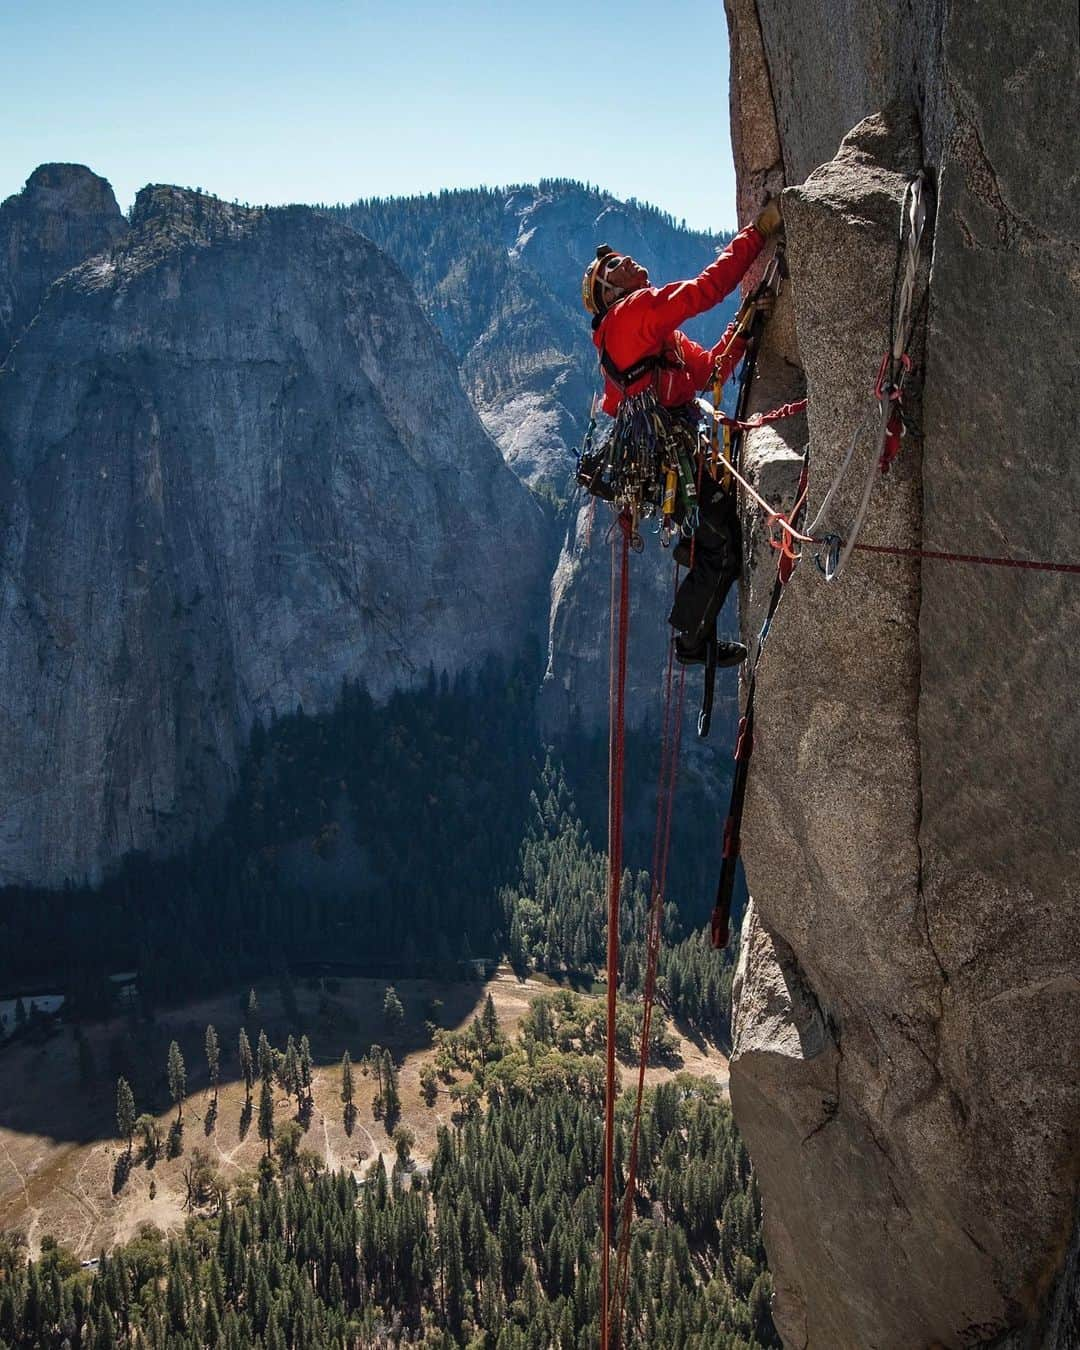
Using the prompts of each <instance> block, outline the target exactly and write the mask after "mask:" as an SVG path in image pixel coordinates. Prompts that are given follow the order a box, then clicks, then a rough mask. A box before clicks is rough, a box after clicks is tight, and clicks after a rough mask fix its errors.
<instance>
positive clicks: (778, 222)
mask: <svg viewBox="0 0 1080 1350" xmlns="http://www.w3.org/2000/svg"><path fill="white" fill-rule="evenodd" d="M754 228H755V229H756V230H757V232H758V233H759V234H762V235H764V236H765V238H766V239H769V238H771V237H772V236H773V235H774V234H776V233H778V232H779V231H780V230H782V229H783V228H784V217H783V216H782V215H781V214H780V198H779V197H773V198H771V200H769V201H768V202H766V204H765V206H764V207H763V208H762V210H761V211H759V212H758V215H757V218H756V220H755V221H754Z"/></svg>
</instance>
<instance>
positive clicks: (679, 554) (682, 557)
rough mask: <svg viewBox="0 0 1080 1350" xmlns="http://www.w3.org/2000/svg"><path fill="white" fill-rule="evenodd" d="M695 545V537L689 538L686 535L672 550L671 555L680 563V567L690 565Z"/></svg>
mask: <svg viewBox="0 0 1080 1350" xmlns="http://www.w3.org/2000/svg"><path fill="white" fill-rule="evenodd" d="M693 546H694V541H693V539H687V538H686V537H685V536H684V537H683V538H682V539H680V540H679V542H678V543H677V544H676V545H675V547H674V548H673V549H672V550H671V556H672V557H673V558H674V559H675V561H676V562H677V563H678V564H679V566H680V567H689V566H690V550H691V549H692V548H693Z"/></svg>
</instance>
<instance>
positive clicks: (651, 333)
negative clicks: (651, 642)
mask: <svg viewBox="0 0 1080 1350" xmlns="http://www.w3.org/2000/svg"><path fill="white" fill-rule="evenodd" d="M782 227H783V220H782V218H781V215H780V207H779V202H778V200H777V199H775V198H774V199H773V200H771V201H770V202H769V203H768V204H767V205H766V206H765V208H764V209H763V210H762V211H761V212H760V214H759V215H758V216H757V218H756V220H754V222H753V223H752V224H751V225H748V226H747V227H746V228H745V229H744V230H741V231H740V232H739V233H738V234H737V235H736V236H735V238H734V239H732V241H731V243H730V244H729V245H728V246H727V248H726V249H724V251H723V252H722V253H721V254H720V255H719V257H717V259H716V260H715V262H712V263H710V264H709V266H708V267H706V268H705V270H704V271H703V272H702V273H701V275H700V276H698V277H695V278H694V279H693V280H692V281H675V282H671V283H669V284H668V285H667V286H661V287H654V286H650V285H649V274H648V272H647V271H646V270H645V268H644V267H642V266H641V264H640V263H638V262H636V261H635V260H634V259H633V258H632V257H630V256H629V255H628V254H620V253H616V252H615V251H614V250H613V249H611V248H609V247H608V246H607V245H606V244H602V245H601V246H600V247H599V248H598V249H597V250H596V258H595V259H594V260H593V261H592V262H591V263H590V264H589V266H588V267H587V268H586V270H585V275H584V277H583V279H582V285H581V295H582V301H583V303H584V305H585V308H586V309H587V310H588V311H589V313H591V314H592V315H593V321H592V326H593V343H594V345H595V347H596V349H597V351H598V352H599V354H600V366H601V369H602V371H603V373H604V397H603V403H602V407H603V410H604V412H606V413H607V414H609V416H611V417H615V416H616V415H617V413H618V411H619V406H620V404H621V403H622V402H623V400H624V399H627V398H631V397H633V396H634V395H637V394H639V393H642V392H643V391H645V390H647V389H650V388H651V389H652V391H653V393H654V395H655V398H656V401H657V403H659V405H660V406H661V408H664V409H668V410H670V411H671V412H672V413H673V414H674V415H675V416H676V417H681V418H684V419H686V421H687V422H690V423H691V424H692V426H693V427H694V429H695V441H696V428H697V425H698V421H699V416H698V412H697V407H696V404H695V403H694V398H695V395H696V394H697V393H698V391H699V390H702V389H704V388H705V387H706V386H707V385H709V384H710V382H711V381H712V380H713V379H714V377H715V376H717V375H718V376H719V378H720V380H721V381H723V380H726V379H727V377H728V376H729V375H730V374H731V372H732V371H733V370H734V368H735V367H736V366H737V365H738V363H739V360H740V359H741V357H742V354H743V350H744V345H745V344H744V343H743V340H742V338H741V337H737V336H735V335H734V325H729V326H728V328H727V330H726V332H725V333H724V335H723V337H722V338H721V339H720V341H719V342H718V343H717V344H716V345H715V346H714V347H712V348H707V347H702V346H699V344H698V343H696V342H694V341H693V340H692V339H691V338H688V337H687V336H686V334H685V333H682V332H680V331H679V324H681V323H684V322H685V321H686V320H687V319H690V318H693V316H694V315H695V314H702V313H704V312H705V311H706V310H709V309H712V308H713V306H715V305H718V304H719V303H720V301H721V300H723V299H724V298H725V297H726V296H727V295H729V294H730V293H731V291H733V290H734V289H735V287H736V286H737V285H738V284H739V282H740V281H741V280H742V278H743V276H744V275H745V273H746V271H747V269H748V268H749V267H750V265H751V263H753V261H754V259H755V258H756V257H757V255H758V254H759V253H760V252H761V249H762V248H763V247H764V244H765V241H766V240H767V239H768V238H769V237H770V236H772V235H774V234H776V233H777V232H778V231H779V230H780V229H781V228H782ZM763 303H767V302H763ZM740 553H741V545H740V540H739V524H738V516H737V514H736V505H735V500H734V493H729V492H725V491H724V490H723V489H722V487H721V486H720V485H719V484H718V483H716V482H715V481H714V480H713V479H711V478H710V477H709V476H708V475H705V476H704V477H703V478H702V480H701V500H700V514H699V523H698V526H697V529H696V530H695V531H694V547H693V553H692V555H691V550H690V540H688V539H683V540H681V542H680V543H679V545H678V546H677V547H676V549H675V554H674V556H675V560H676V562H679V563H683V564H689V563H690V562H691V557H692V564H693V565H692V566H691V567H690V570H689V572H688V573H687V575H686V577H685V578H684V579H683V582H682V584H681V585H680V587H679V590H678V592H677V594H676V596H675V603H674V605H673V607H672V610H671V614H670V616H669V618H668V622H669V623H670V624H671V626H672V627H673V628H674V629H675V630H676V638H675V654H676V657H677V659H678V660H679V661H680V662H681V663H682V664H684V665H692V664H698V663H705V662H706V660H707V659H708V655H709V649H710V646H711V645H712V644H713V643H715V642H716V620H717V616H718V615H719V613H720V609H721V607H722V605H723V603H724V599H725V598H726V596H727V593H728V591H729V590H730V588H731V585H732V582H734V581H735V579H736V578H737V577H738V575H739V571H740V565H741V564H740ZM745 658H746V647H745V646H744V645H743V644H742V643H741V642H722V643H719V644H718V645H717V647H716V664H717V665H722V666H730V665H738V664H739V663H740V662H741V661H743V660H745Z"/></svg>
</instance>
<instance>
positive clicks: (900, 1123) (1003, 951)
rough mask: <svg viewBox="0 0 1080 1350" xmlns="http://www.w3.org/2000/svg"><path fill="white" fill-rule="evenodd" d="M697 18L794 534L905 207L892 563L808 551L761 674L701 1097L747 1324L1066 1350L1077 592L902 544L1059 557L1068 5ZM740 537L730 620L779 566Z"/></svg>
mask: <svg viewBox="0 0 1080 1350" xmlns="http://www.w3.org/2000/svg"><path fill="white" fill-rule="evenodd" d="M728 17H729V22H730V27H731V36H732V107H733V124H734V129H735V144H736V156H737V167H738V173H739V182H740V198H741V204H742V208H743V213H744V215H745V214H748V213H749V211H750V210H751V209H752V208H753V206H754V205H755V204H756V203H757V202H758V201H760V199H761V196H762V194H763V193H764V192H766V191H776V190H779V189H781V188H785V187H786V190H785V191H784V197H783V202H784V213H785V219H786V225H787V255H788V261H789V264H790V274H791V285H790V287H789V288H788V290H787V291H786V293H785V296H784V298H783V300H782V302H781V305H780V307H779V309H778V312H777V315H776V320H775V322H774V324H773V325H772V329H771V333H770V341H769V344H768V349H767V350H766V351H765V352H763V355H762V359H761V363H760V367H759V384H758V388H757V390H756V394H757V397H756V400H755V404H756V406H757V407H759V408H761V407H765V406H768V405H770V404H771V403H772V402H773V401H775V400H776V399H777V398H783V397H796V396H799V395H801V394H803V393H804V392H805V393H806V394H808V396H809V400H810V404H809V422H808V426H806V427H803V428H801V429H800V428H798V427H794V428H791V427H789V428H787V429H786V430H785V431H784V432H783V434H782V435H777V434H774V432H772V431H769V432H764V431H763V432H760V433H755V434H754V435H752V436H751V437H750V438H749V443H748V446H747V464H748V466H749V467H750V469H751V471H752V472H753V473H754V475H755V476H756V477H757V479H758V481H759V483H760V484H761V485H762V486H763V487H765V488H766V490H767V491H768V492H769V493H770V494H771V496H772V497H773V499H774V500H776V501H778V502H783V503H786V504H787V505H790V504H791V502H792V500H793V495H794V487H795V481H796V478H797V471H798V464H799V462H800V460H801V454H802V450H803V448H804V446H805V444H806V443H807V442H808V444H809V453H810V465H811V479H810V500H809V511H810V516H811V517H812V516H813V515H814V514H815V512H816V511H817V509H818V507H819V506H820V504H821V501H822V499H823V497H824V494H825V491H826V489H827V487H828V485H829V483H830V481H831V480H832V478H833V475H834V474H835V473H836V471H837V469H838V467H839V464H840V460H841V457H842V455H843V452H844V450H845V448H846V446H847V445H848V442H849V440H850V438H851V436H852V434H853V432H854V431H855V430H856V428H857V427H858V426H859V424H860V422H861V420H862V419H863V417H864V416H865V415H866V414H867V412H868V411H872V409H873V407H874V400H873V386H874V379H875V374H876V372H877V369H878V364H879V362H880V359H881V354H882V351H883V350H884V349H885V346H886V344H887V341H888V333H889V325H890V310H891V307H892V304H893V299H894V295H893V285H894V271H895V268H896V260H897V251H898V240H899V227H900V214H901V205H902V202H903V200H904V197H905V192H906V190H907V186H908V183H909V182H910V180H911V178H912V176H913V175H914V174H915V173H916V172H917V171H918V170H919V169H920V168H921V169H924V170H925V172H926V176H927V186H928V196H929V199H930V206H931V222H930V226H929V227H928V235H927V239H928V244H927V248H926V250H925V257H924V262H923V265H922V267H921V269H920V272H919V275H918V278H917V284H916V300H915V303H916V316H915V317H916V329H915V339H914V343H913V347H912V352H913V355H914V358H915V367H916V372H917V375H916V378H915V380H914V381H913V383H912V385H911V387H910V389H909V393H908V398H907V410H908V413H909V415H910V417H911V419H912V427H911V431H912V434H910V435H908V436H906V437H905V438H904V440H903V442H902V447H901V452H900V456H899V458H898V460H897V461H896V463H895V464H894V465H893V467H892V469H891V471H890V473H889V474H888V476H887V477H885V478H880V479H879V481H878V482H877V483H876V485H875V488H874V494H873V497H872V499H871V505H870V511H869V515H868V516H867V520H866V525H865V529H864V531H863V534H862V542H864V543H865V544H868V545H872V546H874V547H877V548H888V549H901V550H909V551H914V553H913V555H912V553H911V552H909V553H908V554H907V555H903V554H900V555H898V554H888V553H885V554H873V553H869V552H861V553H858V552H857V553H855V554H853V555H852V558H851V561H850V562H849V563H848V565H847V568H846V570H845V571H844V572H843V573H842V574H841V575H840V576H839V577H838V578H837V580H836V581H835V582H833V583H832V584H826V583H825V582H824V581H823V580H822V578H821V577H820V576H819V575H818V574H817V571H816V569H815V568H814V567H813V564H812V561H811V560H810V559H809V558H805V559H804V562H803V564H802V566H801V567H800V569H799V570H798V571H797V573H796V576H795V578H794V580H793V581H792V583H791V586H790V587H789V590H788V593H787V595H786V596H785V598H784V601H783V604H782V607H781V610H780V613H779V615H778V617H777V620H776V623H775V625H774V629H773V636H772V637H771V639H770V644H769V646H768V647H767V649H766V651H765V655H764V658H763V661H762V664H761V670H760V677H759V685H758V694H757V718H758V749H757V752H756V754H755V761H754V767H753V773H752V779H751V785H750V790H749V794H748V802H747V817H746V822H745V826H744V856H745V862H746V871H747V878H748V882H749V885H750V889H751V891H752V893H753V904H752V905H751V907H750V910H749V912H748V915H747V918H746V922H745V924H744V927H743V937H742V959H741V965H740V969H739V973H738V977H737V981H736V991H735V995H736V996H735V1012H734V1015H735V1027H734V1036H735V1046H734V1058H733V1061H732V1081H731V1086H732V1101H733V1104H734V1107H735V1112H736V1116H737V1119H738V1122H739V1125H740V1128H741V1129H742V1131H743V1133H744V1136H745V1138H746V1140H747V1143H748V1146H749V1148H750V1151H751V1154H752V1156H753V1159H754V1163H755V1167H756V1169H757V1173H758V1176H759V1179H760V1184H761V1189H762V1197H763V1208H764V1222H765V1236H766V1243H767V1246H768V1251H769V1261H770V1266H771V1268H772V1270H773V1271H774V1274H775V1279H776V1301H775V1308H774V1315H775V1320H776V1324H777V1327H778V1329H779V1330H780V1331H781V1333H782V1335H783V1337H784V1341H785V1344H786V1345H788V1346H792V1347H804V1346H808V1347H820V1348H821V1350H825V1348H826V1347H827V1348H828V1350H866V1347H871V1346H872V1347H875V1350H891V1348H893V1347H895V1350H901V1347H913V1346H938V1347H955V1348H959V1347H965V1346H973V1345H983V1344H987V1345H991V1344H992V1345H995V1346H1008V1347H1013V1348H1014V1350H1016V1348H1018V1347H1031V1348H1034V1347H1075V1346H1076V1345H1078V1344H1080V1296H1078V1284H1077V1242H1078V1238H1077V1226H1076V1216H1077V1208H1076V1205H1077V1180H1078V1174H1080V1062H1078V1058H1077V1049H1076V1048H1077V1045H1078V1044H1080V998H1078V995H1080V980H1078V977H1077V971H1078V969H1080V941H1078V937H1077V923H1076V915H1077V902H1078V900H1080V891H1078V886H1077V862H1078V859H1080V809H1078V808H1080V799H1078V793H1077V782H1078V781H1080V724H1078V721H1077V717H1076V710H1075V706H1074V705H1075V697H1074V694H1073V690H1074V689H1075V685H1076V675H1077V664H1076V659H1075V655H1074V648H1075V644H1074V642H1073V639H1072V634H1073V633H1074V632H1075V630H1076V627H1077V623H1078V622H1080V586H1078V585H1077V578H1076V577H1075V576H1071V575H1068V574H1067V573H1060V572H1058V573H1055V572H1051V571H1036V570H1029V569H1022V568H1017V567H1010V566H998V565H979V564H973V563H961V562H958V561H955V560H953V561H949V560H942V559H940V558H933V557H928V556H925V554H926V552H931V553H933V552H944V553H949V554H965V555H988V556H993V557H996V558H1005V559H1011V560H1028V561H1031V560H1048V561H1050V562H1057V563H1062V562H1064V563H1076V562H1077V561H1080V552H1078V548H1077V541H1076V532H1075V529H1074V522H1075V518H1076V503H1077V501H1078V500H1080V461H1078V459H1077V456H1076V453H1075V443H1076V439H1077V432H1078V431H1080V406H1078V400H1077V390H1076V382H1075V380H1074V379H1073V378H1072V376H1071V374H1070V372H1071V370H1072V367H1073V366H1074V364H1075V349H1076V344H1077V339H1078V336H1080V284H1078V278H1080V231H1078V228H1077V225H1078V217H1077V213H1076V210H1075V200H1076V190H1077V187H1078V185H1080V153H1078V149H1077V144H1076V139H1075V135H1074V127H1075V125H1076V122H1077V117H1078V114H1080V85H1078V78H1077V64H1076V52H1077V49H1078V37H1080V35H1078V32H1077V13H1076V8H1075V6H1068V5H1065V4H1060V3H1054V4H1050V5H1047V6H1044V7H1042V8H1041V9H1038V10H1035V9H1028V10H1024V11H1023V12H1020V11H1017V10H1016V9H1015V8H1011V7H1006V6H1005V5H1004V4H1002V3H992V4H989V5H982V6H979V7H977V9H974V10H973V9H971V8H964V7H957V6H946V5H942V4H938V3H934V2H933V0H927V2H926V3H920V2H917V3H914V4H909V5H906V6H902V7H897V6H892V5H886V4H879V3H876V0H862V2H860V3H856V4H854V5H850V6H847V7H846V9H845V18H844V21H843V22H838V21H837V20H836V16H835V14H834V12H833V11H832V10H831V9H830V8H829V7H826V6H821V5H809V6H806V7H804V8H800V9H799V11H798V13H795V12H793V10H792V7H791V6H789V5H783V4H779V3H774V2H773V0H728ZM923 297H925V299H924V298H923ZM871 453H872V450H871V449H870V448H869V447H868V445H867V444H866V443H863V444H862V451H861V456H862V457H861V459H860V458H859V457H857V458H856V465H857V466H858V467H857V470H856V476H857V478H858V480H859V482H858V484H857V485H856V484H854V483H852V482H849V483H848V484H847V485H846V486H845V487H844V488H843V489H842V490H841V493H840V494H839V495H838V498H837V501H836V505H835V509H834V512H833V518H834V524H836V523H842V522H844V521H847V520H849V519H850V518H851V516H852V513H853V511H854V506H855V498H856V495H857V491H858V490H859V489H861V480H862V479H863V477H864V475H865V473H866V469H867V463H868V461H867V458H866V457H867V455H868V454H871ZM747 537H748V539H749V540H750V545H751V554H750V557H749V558H748V569H747V582H746V586H745V595H744V599H745V602H746V603H745V607H744V612H745V616H746V623H747V628H748V630H752V629H753V628H754V626H755V624H756V622H757V621H758V620H759V619H760V615H761V613H762V609H763V606H764V603H765V598H766V596H767V594H768V591H769V589H770V588H771V585H772V576H773V572H774V569H773V566H772V561H771V558H770V557H769V550H768V548H767V546H766V543H765V541H764V539H763V538H762V532H761V530H760V527H759V526H758V525H757V523H756V521H755V520H753V519H749V518H748V520H747ZM807 551H808V553H809V552H812V551H813V549H812V548H810V549H808V550H807ZM920 554H921V555H922V556H920Z"/></svg>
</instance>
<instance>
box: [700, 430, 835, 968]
mask: <svg viewBox="0 0 1080 1350" xmlns="http://www.w3.org/2000/svg"><path fill="white" fill-rule="evenodd" d="M809 465H810V452H809V449H807V452H806V453H805V454H804V455H803V464H802V472H801V473H800V475H799V489H798V492H797V494H796V501H797V502H798V507H797V509H796V510H795V511H794V512H793V516H792V524H793V525H794V526H795V527H796V528H798V526H799V523H800V521H801V519H802V517H803V516H804V515H805V514H806V482H807V476H808V472H809ZM795 562H796V559H795V557H794V556H793V555H791V554H788V553H781V555H780V559H779V561H778V563H777V568H776V580H775V581H774V582H773V588H772V594H771V595H770V596H769V604H768V608H767V609H766V611H765V619H764V622H763V623H762V625H761V631H760V632H759V633H758V637H757V643H756V644H755V648H754V660H753V664H752V665H751V667H750V678H749V680H748V681H747V686H746V711H745V712H744V713H743V715H742V718H741V719H740V721H739V734H738V737H737V739H736V741H735V777H734V779H733V781H732V784H731V804H730V805H729V807H728V815H727V820H726V821H725V822H724V855H723V862H722V863H721V866H720V881H719V882H718V884H717V887H716V903H715V905H714V907H713V913H712V921H711V924H710V930H711V935H712V945H713V946H714V947H716V948H718V949H719V948H723V947H726V946H727V944H728V938H729V936H730V932H729V924H730V918H731V898H732V895H733V893H734V889H735V871H736V864H737V863H738V861H739V851H740V847H741V831H742V817H743V804H744V802H745V799H746V781H747V778H748V777H749V774H750V757H751V755H752V754H753V753H754V693H755V690H756V688H757V671H758V663H759V662H760V660H761V652H762V649H763V648H764V646H765V643H766V641H767V640H768V637H769V630H770V629H771V627H772V621H773V618H774V616H775V615H776V611H777V609H778V608H779V605H780V601H781V599H782V597H783V594H784V587H785V586H786V585H787V583H788V581H790V579H791V574H792V573H793V572H794V570H795Z"/></svg>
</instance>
